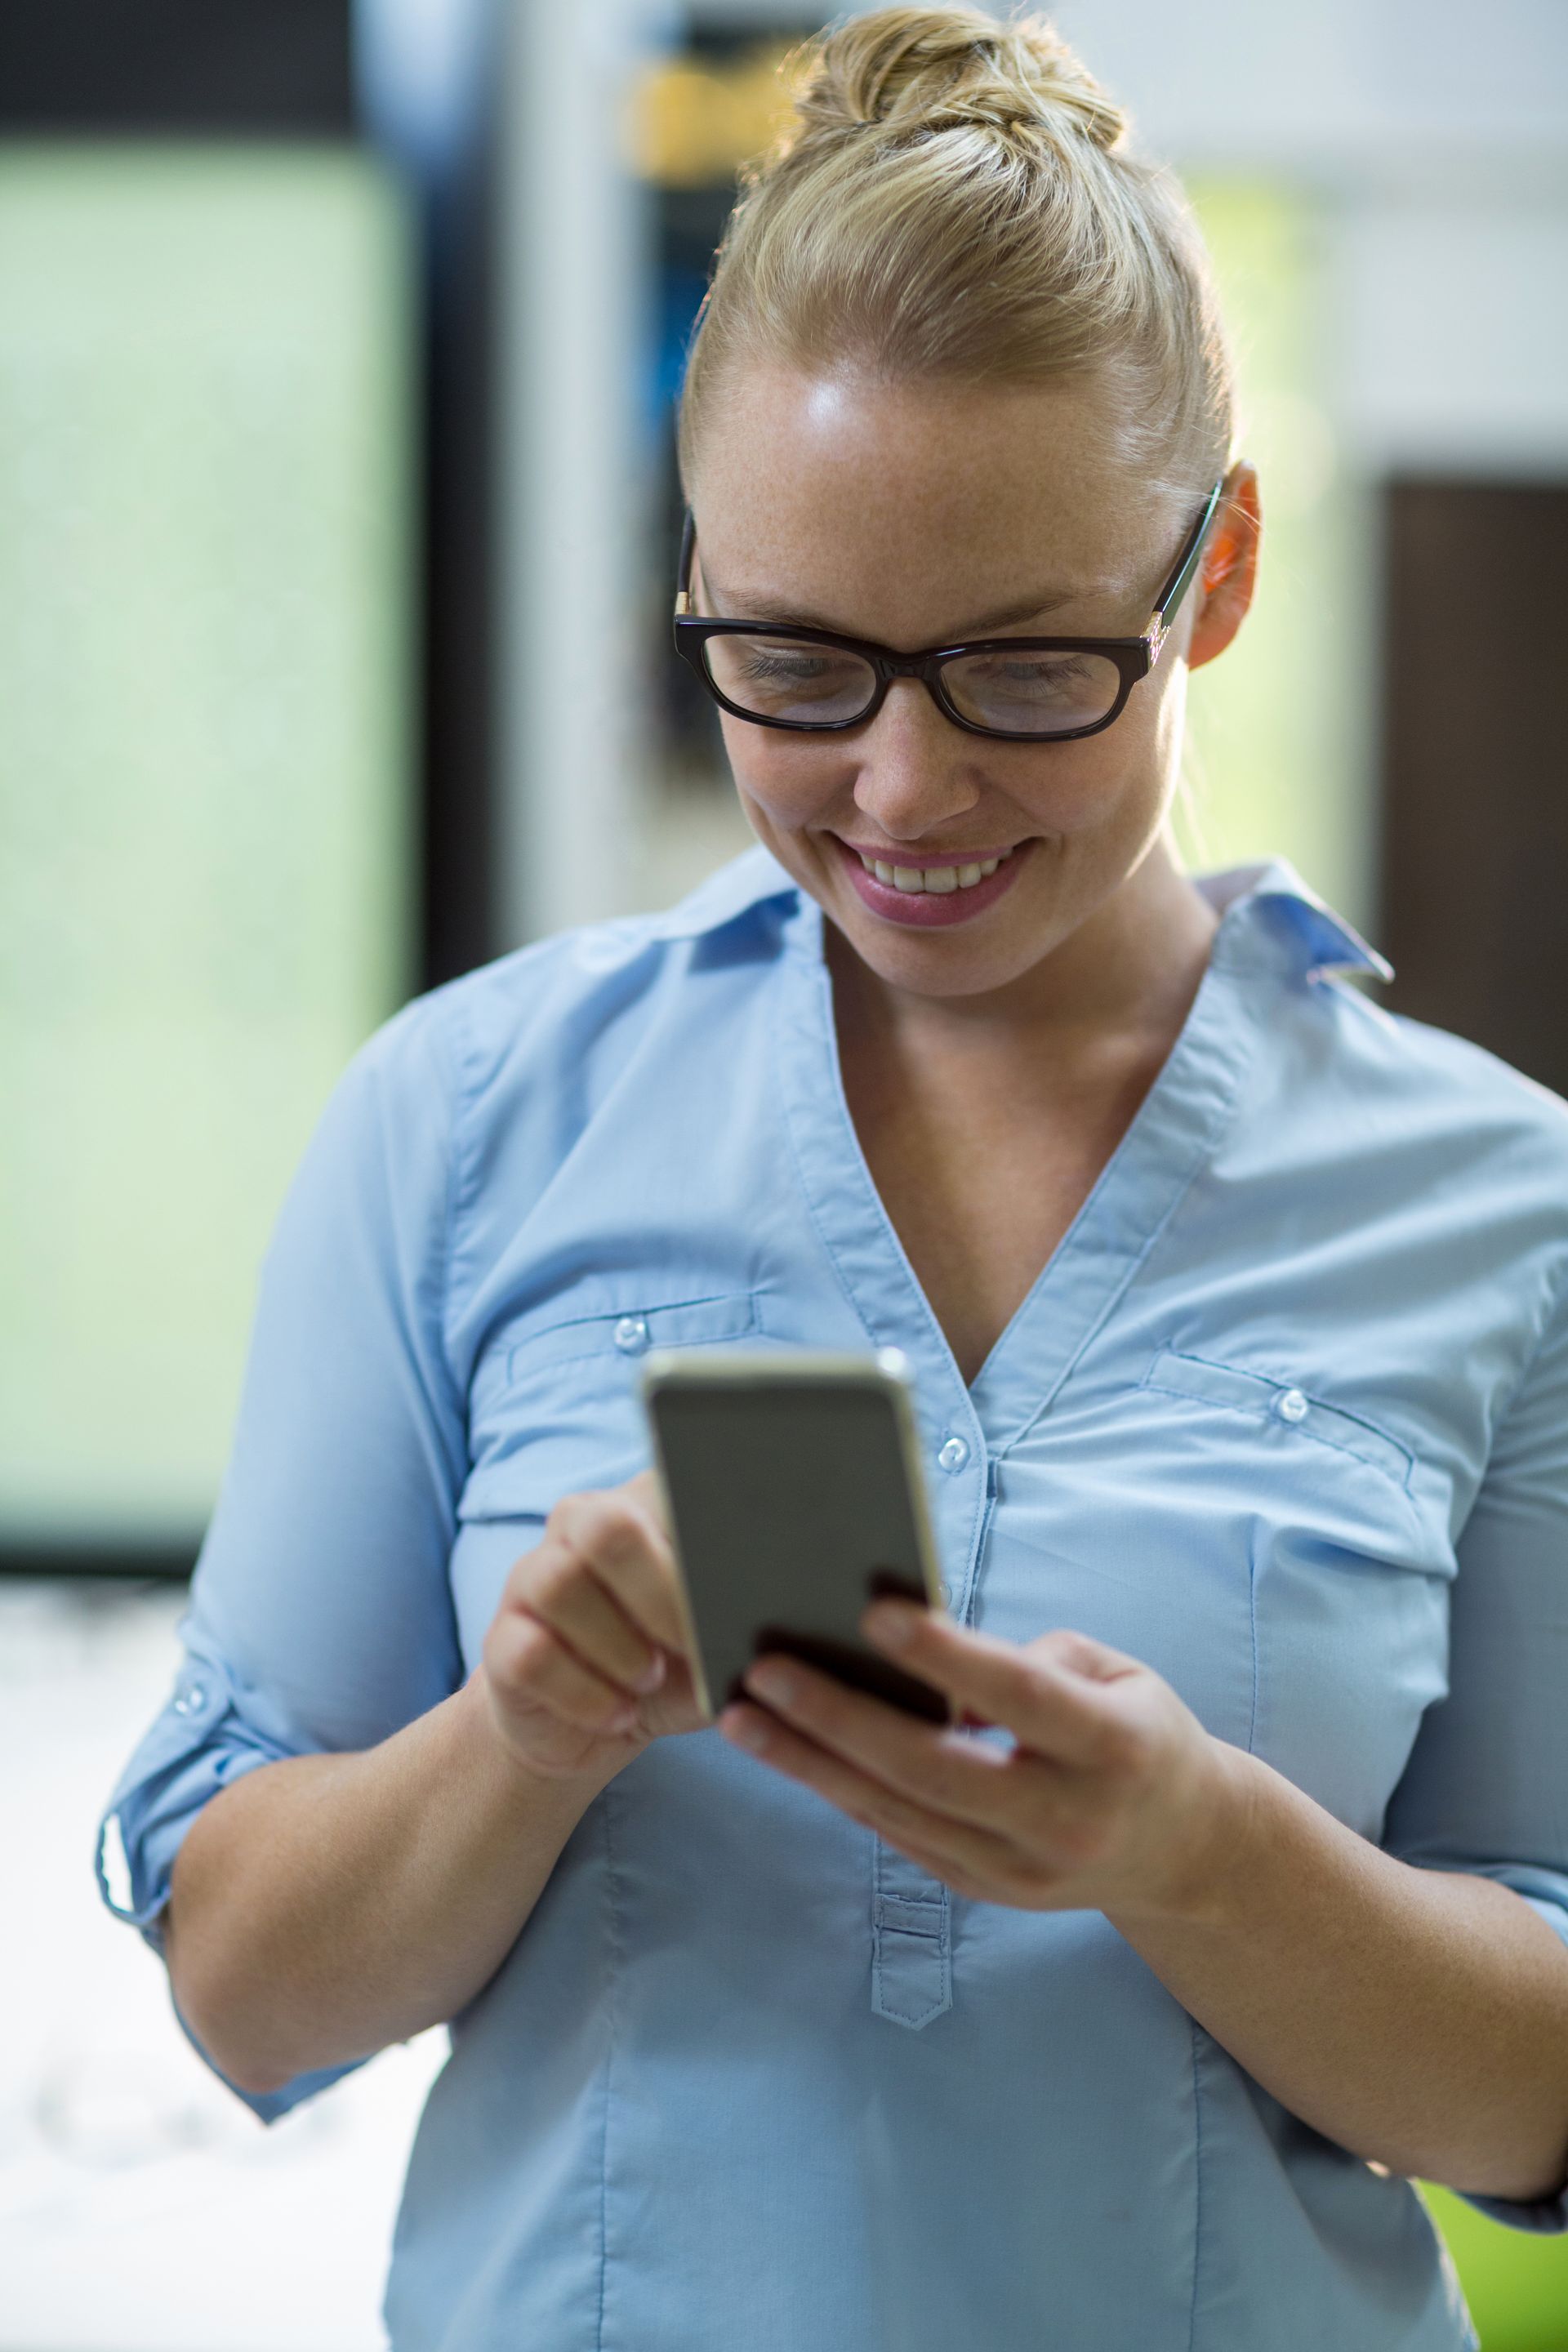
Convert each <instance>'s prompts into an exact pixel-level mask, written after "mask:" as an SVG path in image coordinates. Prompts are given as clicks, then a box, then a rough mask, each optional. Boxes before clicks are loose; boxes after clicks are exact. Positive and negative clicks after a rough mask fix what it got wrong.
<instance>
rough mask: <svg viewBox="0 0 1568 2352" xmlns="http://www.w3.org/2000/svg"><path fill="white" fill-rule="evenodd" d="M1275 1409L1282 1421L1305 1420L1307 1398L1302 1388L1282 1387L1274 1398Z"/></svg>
mask: <svg viewBox="0 0 1568 2352" xmlns="http://www.w3.org/2000/svg"><path fill="white" fill-rule="evenodd" d="M1274 1410H1275V1412H1277V1413H1278V1414H1279V1418H1280V1420H1281V1421H1305V1420H1306V1418H1307V1400H1306V1398H1305V1397H1304V1396H1303V1395H1302V1394H1301V1391H1300V1389H1282V1390H1281V1391H1280V1392H1279V1395H1278V1396H1277V1397H1276V1398H1275V1400H1274Z"/></svg>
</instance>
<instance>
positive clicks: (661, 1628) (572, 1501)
mask: <svg viewBox="0 0 1568 2352" xmlns="http://www.w3.org/2000/svg"><path fill="white" fill-rule="evenodd" d="M544 1528H545V1533H546V1534H547V1535H552V1536H556V1537H558V1538H560V1540H561V1541H562V1542H563V1544H565V1545H566V1546H567V1547H568V1548H569V1549H571V1550H572V1551H573V1552H574V1553H575V1555H576V1557H577V1558H578V1559H580V1560H582V1561H583V1563H584V1566H585V1567H587V1568H588V1569H590V1570H592V1572H593V1574H594V1575H595V1576H596V1577H597V1578H598V1579H599V1581H600V1582H601V1583H602V1584H604V1585H605V1587H606V1588H607V1589H608V1590H609V1591H611V1592H613V1593H614V1595H615V1597H616V1600H617V1601H619V1602H620V1604H621V1606H622V1608H623V1609H625V1611H626V1614H627V1615H628V1616H629V1617H630V1618H632V1619H633V1620H634V1622H636V1623H637V1624H638V1625H639V1626H640V1627H641V1628H642V1630H643V1632H644V1633H647V1635H648V1636H649V1638H650V1639H651V1640H653V1641H655V1642H658V1643H662V1644H663V1646H664V1647H665V1648H666V1649H667V1650H679V1651H682V1652H683V1651H684V1650H685V1647H686V1639H685V1634H684V1633H683V1631H682V1628H681V1622H680V1612H679V1608H678V1607H677V1605H676V1598H675V1556H674V1554H673V1552H672V1551H671V1550H670V1548H669V1546H668V1543H667V1541H666V1540H665V1538H664V1536H663V1534H662V1533H661V1532H660V1529H659V1528H658V1524H657V1522H656V1521H655V1520H654V1518H653V1517H651V1516H650V1514H649V1513H648V1511H647V1509H646V1508H644V1507H643V1506H642V1505H641V1504H640V1503H639V1502H638V1501H637V1498H636V1497H635V1496H630V1495H628V1494H627V1493H626V1491H625V1490H624V1489H623V1488H620V1487H605V1488H604V1489H602V1490H600V1491H598V1492H595V1493H591V1494H586V1495H563V1496H562V1498H561V1500H560V1501H559V1502H558V1503H557V1504H556V1505H555V1507H554V1509H553V1510H552V1512H551V1514H550V1516H549V1517H548V1518H547V1519H546V1521H545V1523H544Z"/></svg>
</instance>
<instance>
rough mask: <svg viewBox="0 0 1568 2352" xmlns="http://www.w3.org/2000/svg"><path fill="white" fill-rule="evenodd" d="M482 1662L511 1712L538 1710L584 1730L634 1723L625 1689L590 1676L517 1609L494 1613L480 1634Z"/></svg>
mask: <svg viewBox="0 0 1568 2352" xmlns="http://www.w3.org/2000/svg"><path fill="white" fill-rule="evenodd" d="M484 1660H485V1672H486V1673H487V1675H489V1678H490V1685H491V1688H492V1689H493V1690H494V1691H495V1692H496V1694H497V1696H498V1697H499V1698H500V1700H501V1701H502V1703H503V1704H505V1705H507V1706H510V1707H512V1708H513V1709H515V1710H521V1711H527V1710H531V1709H534V1708H543V1709H544V1710H545V1711H546V1712H547V1713H548V1714H551V1715H556V1716H560V1717H562V1718H563V1721H565V1722H567V1723H571V1724H575V1725H576V1726H577V1727H579V1729H582V1730H585V1731H598V1732H616V1731H626V1730H630V1729H631V1727H633V1725H634V1724H635V1723H636V1721H637V1708H636V1706H634V1705H633V1704H632V1702H631V1701H630V1700H629V1699H628V1698H627V1696H626V1693H625V1691H623V1690H620V1689H618V1688H617V1687H616V1685H615V1684H614V1683H610V1682H606V1681H605V1678H604V1676H603V1675H596V1674H595V1672H594V1671H593V1669H592V1667H590V1666H586V1665H584V1663H583V1661H582V1660H581V1658H578V1657H574V1655H573V1654H572V1652H571V1651H570V1650H569V1649H567V1648H566V1647H565V1645H564V1644H563V1643H561V1642H559V1641H557V1639H556V1637H555V1635H554V1634H553V1633H552V1632H551V1630H550V1628H549V1626H548V1625H543V1624H541V1622H540V1621H539V1619H538V1618H537V1617H531V1616H529V1615H528V1614H527V1612H525V1611H523V1610H521V1609H520V1610H508V1611H504V1612H501V1613H500V1615H498V1616H497V1618H496V1619H495V1621H494V1622H493V1623H492V1624H491V1626H490V1630H489V1633H487V1634H486V1636H485V1647H484Z"/></svg>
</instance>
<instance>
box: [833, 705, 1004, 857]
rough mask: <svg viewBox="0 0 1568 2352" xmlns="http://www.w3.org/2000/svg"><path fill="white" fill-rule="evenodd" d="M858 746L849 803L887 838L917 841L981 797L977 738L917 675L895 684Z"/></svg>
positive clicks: (961, 812) (971, 806)
mask: <svg viewBox="0 0 1568 2352" xmlns="http://www.w3.org/2000/svg"><path fill="white" fill-rule="evenodd" d="M857 749H858V754H859V772H858V775H857V777H856V779H855V805H856V807H857V808H858V809H859V810H860V811H861V813H862V814H863V815H865V816H867V817H868V818H869V819H870V820H871V822H872V823H873V824H875V825H876V826H877V827H878V829H879V832H881V833H882V834H883V835H885V836H887V837H888V838H889V840H895V841H915V840H918V839H919V838H920V836H921V835H922V834H924V833H929V832H930V831H931V827H932V826H933V825H936V824H941V823H942V820H943V819H944V818H951V817H954V816H962V815H963V813H964V812H965V810H967V809H972V808H973V806H974V805H975V803H976V802H977V801H978V800H979V798H980V796H981V790H982V777H981V772H980V763H979V760H978V758H977V756H976V754H977V752H978V750H979V739H978V738H977V737H975V736H972V735H966V734H965V733H964V732H963V729H962V728H960V727H955V726H954V725H953V724H952V720H951V719H949V718H948V717H947V715H946V713H945V712H944V711H942V709H939V707H938V705H937V704H936V702H935V700H934V699H933V698H932V697H931V693H930V691H929V689H928V688H926V686H925V685H924V684H923V682H922V681H921V679H920V678H918V677H900V678H895V679H894V681H893V683H892V685H891V686H890V687H889V688H888V692H887V698H886V699H885V700H884V702H883V704H882V707H881V709H880V710H879V711H878V713H877V716H876V717H875V719H872V721H871V723H870V725H869V726H868V728H867V729H866V730H865V732H864V733H863V734H862V735H861V736H860V737H859V739H858V745H857Z"/></svg>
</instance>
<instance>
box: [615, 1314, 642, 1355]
mask: <svg viewBox="0 0 1568 2352" xmlns="http://www.w3.org/2000/svg"><path fill="white" fill-rule="evenodd" d="M614 1336H615V1342H616V1347H617V1348H618V1349H620V1351H621V1353H622V1355H623V1356H640V1355H641V1353H642V1351H643V1349H645V1348H646V1347H647V1316H646V1315H623V1316H622V1318H621V1319H620V1321H619V1322H618V1323H617V1324H616V1328H615V1335H614Z"/></svg>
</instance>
